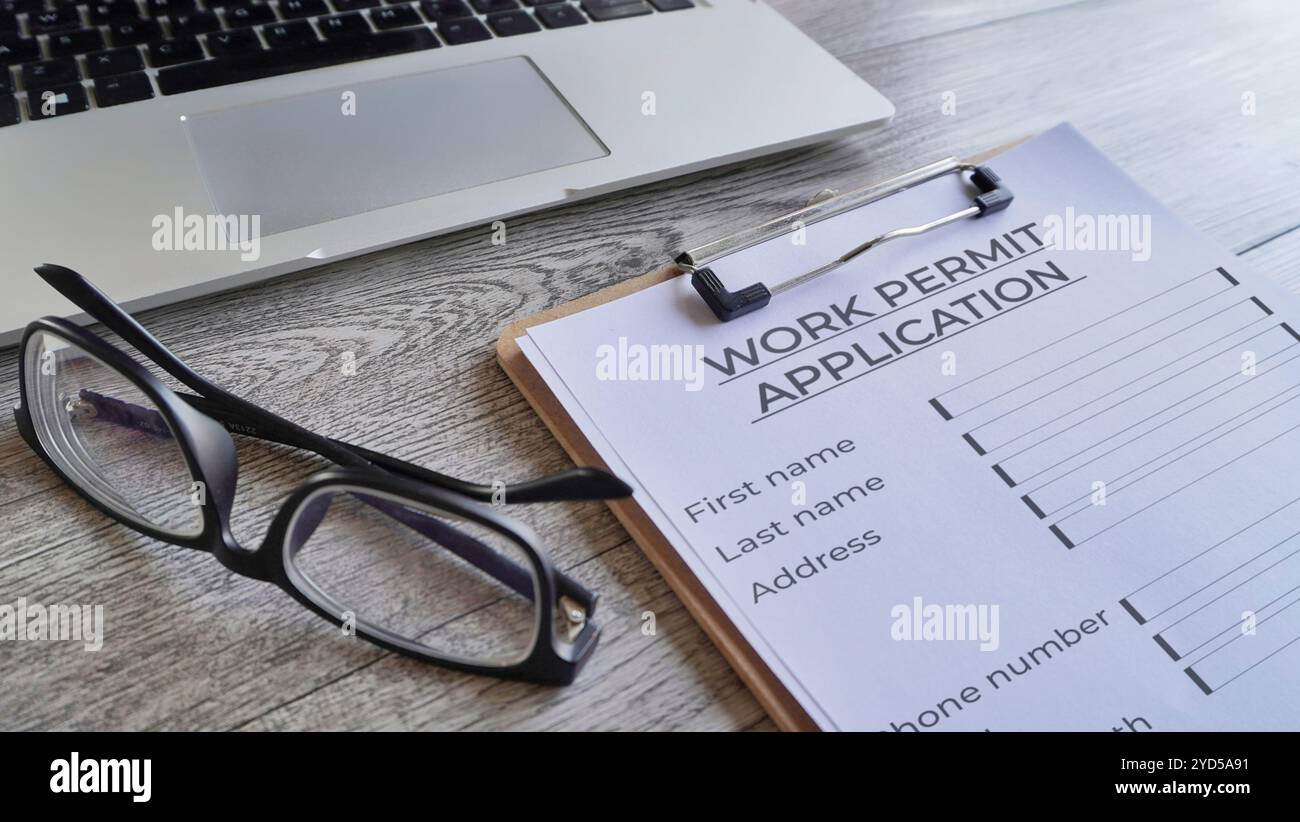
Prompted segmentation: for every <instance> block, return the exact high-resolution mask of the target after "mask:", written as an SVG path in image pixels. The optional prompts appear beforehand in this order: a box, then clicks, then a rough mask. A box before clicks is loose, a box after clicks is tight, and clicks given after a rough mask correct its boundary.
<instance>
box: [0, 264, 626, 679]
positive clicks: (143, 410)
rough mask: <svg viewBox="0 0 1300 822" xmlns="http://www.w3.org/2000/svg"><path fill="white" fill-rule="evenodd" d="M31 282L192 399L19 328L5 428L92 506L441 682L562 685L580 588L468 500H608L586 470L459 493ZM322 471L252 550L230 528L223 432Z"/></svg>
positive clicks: (573, 648)
mask: <svg viewBox="0 0 1300 822" xmlns="http://www.w3.org/2000/svg"><path fill="white" fill-rule="evenodd" d="M36 273H37V274H39V275H40V276H41V278H42V279H44V280H45V282H47V283H48V284H50V285H51V286H53V287H54V288H55V289H56V290H58V292H59V293H60V294H62V295H63V296H65V297H67V298H68V299H69V300H71V301H72V302H73V303H75V304H76V305H77V306H78V307H80V308H81V309H83V310H84V311H85V312H86V313H87V314H89V315H90V316H91V317H93V318H94V319H96V320H98V321H100V322H101V323H103V324H104V325H105V326H107V327H108V328H109V329H111V330H112V331H114V332H115V333H116V334H117V335H118V336H120V337H121V338H122V339H123V340H125V341H126V342H127V343H129V344H130V345H132V346H134V347H135V349H136V350H137V351H139V352H140V353H141V354H143V355H144V356H145V357H146V358H148V359H149V360H150V361H151V362H152V363H153V364H154V365H156V366H157V367H159V368H161V369H162V370H163V371H165V372H167V373H168V374H170V375H172V376H173V377H175V378H176V379H177V380H179V381H180V382H181V383H182V384H183V385H185V386H186V387H188V388H190V389H191V390H193V391H194V392H195V393H194V394H185V393H176V392H173V391H172V390H170V389H169V388H167V387H166V386H165V385H163V384H162V383H161V382H160V381H159V380H158V379H156V378H155V377H154V376H153V375H152V374H151V373H150V372H149V371H148V370H147V369H146V368H145V367H144V366H142V365H141V364H140V363H138V362H136V360H134V359H133V358H131V357H130V356H128V355H127V354H126V353H125V352H123V351H121V350H120V349H118V348H116V347H114V346H112V345H110V344H108V343H107V342H105V341H104V340H103V339H101V338H100V337H98V336H96V335H95V334H92V333H90V332H89V331H87V330H85V329H83V328H81V327H79V326H77V325H74V324H73V323H70V322H67V321H65V320H61V319H58V318H55V317H45V318H43V319H40V320H37V321H36V322H33V323H31V324H30V325H28V326H27V329H26V331H25V333H24V334H23V340H22V353H21V357H20V359H19V365H18V375H19V386H20V389H19V390H20V401H19V404H18V405H17V406H15V408H14V417H15V418H16V420H17V422H18V430H19V432H20V433H21V435H22V437H23V439H24V440H26V442H27V444H28V445H29V446H31V448H32V450H33V451H35V452H36V453H37V454H39V455H40V456H41V458H42V459H44V460H45V462H46V463H47V464H48V465H49V466H50V468H52V469H53V470H54V472H55V473H57V474H58V475H59V476H61V477H62V478H63V479H64V480H65V481H66V482H68V483H69V484H70V485H72V487H73V488H75V489H76V490H77V492H78V493H80V494H81V495H82V496H83V497H85V498H86V500H87V501H89V502H90V503H91V504H92V505H94V506H95V507H97V508H99V509H100V510H101V511H103V512H104V513H106V514H108V515H109V516H111V517H113V518H114V519H116V520H118V521H119V522H121V523H123V524H124V525H127V526H129V527H131V528H133V529H134V530H136V531H139V532H140V533H143V534H147V535H148V536H150V537H153V538H155V539H159V540H162V541H165V542H169V543H171V544H173V545H181V546H184V547H187V548H197V549H200V550H204V551H209V552H211V553H212V554H213V555H214V556H215V557H216V558H217V560H219V561H220V562H221V563H222V564H223V565H225V566H226V567H227V568H229V569H231V570H232V571H234V572H235V573H237V574H240V575H242V576H246V577H251V578H253V579H258V580H264V581H267V582H271V583H274V584H275V585H278V586H279V587H280V588H282V589H283V590H285V591H287V592H288V593H289V594H290V595H291V596H293V597H294V598H295V599H297V600H298V601H299V602H301V603H302V604H303V605H305V606H307V607H308V608H310V609H311V610H313V611H315V612H316V613H317V614H320V615H321V616H323V617H325V618H326V619H328V620H330V621H331V622H333V623H334V624H336V625H338V626H341V627H343V628H344V629H345V630H348V631H349V632H351V631H355V634H356V635H357V636H360V637H363V638H365V639H367V640H369V641H371V642H373V643H375V644H376V645H380V646H382V647H384V648H388V649H389V650H392V651H396V652H397V653H400V654H404V655H407V656H411V657H416V658H418V659H423V660H426V661H429V662H434V663H437V664H440V665H444V666H447V667H451V668H456V669H459V670H465V671H470V672H473V673H481V674H491V675H495V676H502V677H510V678H517V679H528V680H532V681H536V682H545V683H553V684H568V683H570V682H572V681H573V678H574V677H575V676H576V674H577V672H578V670H579V669H580V668H581V667H582V665H583V663H584V662H585V661H586V659H587V658H588V657H589V656H590V654H591V652H592V650H593V649H594V648H595V646H596V640H597V638H598V636H599V633H600V629H599V628H598V627H597V626H596V625H595V624H594V623H593V622H592V621H591V620H590V616H591V614H592V611H593V610H594V609H595V607H596V599H597V596H596V594H594V593H592V592H591V591H589V590H587V589H586V588H584V587H583V586H582V585H581V584H579V583H578V582H577V581H575V580H573V579H571V578H570V577H568V576H566V575H565V574H563V573H561V572H559V571H557V570H555V569H554V568H553V567H552V566H551V563H550V561H549V560H548V559H547V557H546V554H545V553H544V552H543V550H542V549H541V548H540V547H539V546H538V541H537V538H536V537H535V536H534V535H533V534H532V533H531V532H530V531H529V529H528V528H527V527H526V526H524V525H522V524H520V523H516V522H513V521H511V520H510V519H508V518H506V517H504V516H501V515H500V514H499V513H498V512H497V511H496V510H495V509H494V507H492V506H487V505H483V504H482V503H485V502H489V501H491V502H494V503H497V502H499V503H505V504H517V503H531V502H550V501H560V500H598V499H612V498H617V497H625V496H628V495H629V494H631V489H630V488H629V487H628V486H627V485H626V484H625V483H624V482H622V481H621V480H619V479H618V478H617V477H615V476H613V475H611V474H609V473H606V472H604V471H601V470H599V469H595V468H575V469H571V470H569V471H564V472H561V473H558V474H552V475H550V476H546V477H542V478H540V479H536V480H532V481H529V482H525V483H520V484H516V485H508V486H495V487H494V486H488V485H480V484H474V483H470V482H466V481H464V480H459V479H456V478H454V477H450V476H446V475H444V474H439V473H437V472H434V471H430V470H428V469H425V468H421V467H420V466H418V465H412V464H411V463H407V462H403V461H401V460H397V459H394V458H392V457H388V456H385V455H383V454H379V453H376V452H374V451H370V450H367V449H365V448H360V447H358V446H355V445H351V444H348V443H346V442H342V441H340V440H335V439H330V438H328V437H324V436H321V435H318V434H315V433H312V432H311V431H308V430H306V429H304V428H302V427H300V426H298V425H295V424H294V423H292V422H289V421H288V420H286V419H284V418H282V417H279V416H277V415H275V414H273V413H271V412H270V411H267V410H266V409H263V408H260V407H258V406H256V405H254V404H252V403H250V402H248V401H246V400H243V399H240V398H239V397H236V396H235V395H233V394H231V393H229V392H227V391H225V390H223V389H221V388H219V387H217V386H216V385H214V384H212V383H211V382H209V381H207V380H205V379H204V378H203V377H200V376H199V375H198V374H196V373H195V372H194V371H193V370H191V369H190V368H189V367H188V366H187V365H185V363H183V362H182V361H181V360H180V359H179V358H178V357H176V356H175V355H174V354H172V353H171V352H170V351H168V350H167V349H166V348H165V347H164V346H163V345H162V344H161V343H160V342H158V340H156V339H155V338H154V337H153V336H152V335H151V334H150V333H149V332H148V331H147V330H145V328H144V327H143V326H141V325H140V324H139V323H137V322H136V321H135V320H134V319H133V318H132V317H131V316H130V315H129V314H127V313H126V312H125V311H123V310H122V309H121V308H120V307H119V306H118V305H116V304H115V303H114V302H113V301H112V300H110V299H109V298H108V297H107V296H106V295H104V294H103V292H101V291H99V290H98V289H97V288H95V286H93V285H92V284H91V283H90V282H88V281H87V280H86V279H85V278H83V277H82V276H81V275H80V274H78V273H76V272H75V271H72V270H70V269H67V268H63V267H62V266H57V265H43V266H40V267H39V268H37V269H36ZM228 432H233V433H236V434H241V435H245V436H251V437H256V438H258V439H262V440H267V441H270V442H275V443H279V444H281V445H288V446H292V447H295V448H300V449H304V450H307V451H310V452H313V453H315V454H317V455H319V456H321V457H324V458H325V459H327V460H329V461H331V462H333V463H334V464H335V466H336V467H332V468H329V469H326V470H323V471H320V472H318V473H316V474H313V475H312V476H311V477H309V478H308V479H307V480H306V481H305V482H303V483H302V484H301V485H300V486H299V487H298V488H297V489H296V490H295V491H294V492H293V493H292V494H291V495H290V496H289V498H288V499H287V500H285V502H284V503H283V504H282V505H281V507H280V509H279V511H278V513H277V514H276V516H275V518H274V520H273V521H272V523H271V526H270V528H269V530H268V532H267V534H266V537H265V539H264V540H263V541H262V544H261V545H260V546H258V547H257V548H256V549H246V548H244V547H241V546H240V545H239V544H238V543H237V542H236V540H235V538H234V536H233V535H232V533H231V529H230V513H231V507H232V503H233V501H234V496H235V483H236V476H237V473H238V464H237V459H236V456H235V446H234V442H233V440H232V439H231V437H230V433H228Z"/></svg>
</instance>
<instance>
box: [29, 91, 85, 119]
mask: <svg viewBox="0 0 1300 822" xmlns="http://www.w3.org/2000/svg"><path fill="white" fill-rule="evenodd" d="M88 108H90V100H88V99H86V89H85V88H84V87H82V85H81V83H69V84H68V85H64V86H49V87H44V88H29V89H28V90H27V116H28V117H30V118H32V119H33V120H46V119H48V118H50V117H62V116H63V115H65V114H75V113H77V112H78V111H85V110H86V109H88Z"/></svg>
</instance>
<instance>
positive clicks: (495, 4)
mask: <svg viewBox="0 0 1300 822" xmlns="http://www.w3.org/2000/svg"><path fill="white" fill-rule="evenodd" d="M469 1H470V2H471V3H473V4H474V10H475V11H477V12H478V13H479V14H492V13H493V12H497V11H514V10H515V9H517V8H519V4H518V3H516V2H515V0H469Z"/></svg>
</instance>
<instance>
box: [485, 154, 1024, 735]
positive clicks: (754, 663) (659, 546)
mask: <svg viewBox="0 0 1300 822" xmlns="http://www.w3.org/2000/svg"><path fill="white" fill-rule="evenodd" d="M1026 139H1028V138H1027V137H1025V138H1021V139H1019V140H1016V141H1014V142H1011V143H1007V144H1006V145H1002V146H999V147H997V148H995V149H991V150H989V151H986V152H983V153H981V154H979V155H977V156H975V157H973V158H971V160H970V162H972V163H982V162H984V161H986V160H988V159H989V158H991V157H995V156H997V155H998V154H1001V153H1002V152H1003V151H1006V150H1007V149H1009V148H1011V147H1013V146H1016V145H1018V144H1020V143H1022V142H1024V141H1025V140H1026ZM683 273H684V271H683V269H681V268H679V267H678V266H677V265H676V264H675V263H669V264H667V265H664V266H661V267H659V268H657V269H655V270H654V271H651V272H649V273H647V274H642V275H641V276H639V277H634V278H632V279H630V280H625V281H623V282H621V283H616V284H614V285H611V286H608V287H606V288H602V289H601V290H599V291H596V292H593V293H591V294H588V295H587V296H585V297H581V298H579V299H577V300H574V301H573V302H571V303H566V304H564V305H559V306H556V307H554V308H550V309H547V310H546V311H543V312H541V313H539V314H534V315H533V316H531V317H525V318H524V319H522V320H516V321H515V322H513V323H510V324H509V325H507V326H506V327H505V328H504V329H503V330H502V332H501V336H500V337H499V338H498V340H497V361H498V362H500V363H501V367H502V368H503V369H505V372H506V374H508V375H509V377H510V380H511V381H512V382H513V383H514V384H515V386H516V387H517V388H518V389H519V391H520V393H522V394H523V395H524V398H525V399H527V400H528V403H529V405H531V406H532V407H533V410H534V411H536V412H537V415H538V416H539V417H541V418H542V422H544V423H546V427H547V428H549V429H550V431H551V434H553V435H554V436H555V439H556V440H558V441H559V443H560V445H561V446H563V448H564V450H565V451H567V452H568V454H569V456H570V457H571V458H572V459H573V461H574V462H575V463H577V464H579V465H594V466H601V467H605V463H604V461H603V460H602V459H601V458H600V455H599V454H597V453H596V449H595V448H593V447H592V445H591V443H590V442H588V441H587V438H586V436H584V435H583V433H582V431H581V430H579V428H578V426H577V425H576V424H575V423H574V422H573V419H572V417H570V416H569V413H568V412H567V411H565V410H564V406H563V405H561V404H560V401H559V400H558V399H557V398H556V397H555V395H554V394H553V393H552V392H551V390H550V388H549V387H548V386H547V385H546V382H545V381H544V380H543V379H542V377H541V375H540V374H538V373H537V370H536V369H535V368H533V365H532V363H530V362H529V361H528V357H527V356H526V355H525V354H524V352H523V350H522V349H520V347H519V343H518V342H516V340H518V339H519V338H520V337H522V336H524V335H525V334H527V332H528V329H529V328H531V327H532V326H534V325H541V324H542V323H547V322H550V321H552V320H558V319H560V318H562V317H567V316H570V315H571V314H577V313H578V312H580V311H586V310H587V309H589V308H595V307H596V306H598V305H604V304H605V303H608V302H612V301H614V300H617V299H621V298H623V297H626V296H628V295H629V294H635V293H636V292H638V291H641V290H643V289H646V288H649V287H650V286H653V285H658V284H659V283H662V282H666V281H667V280H670V279H672V278H673V277H677V276H680V275H682V274H683ZM607 504H608V505H609V508H610V510H611V511H613V512H614V516H616V517H618V521H619V522H621V523H622V524H623V527H624V528H626V529H627V532H628V534H629V535H630V536H631V537H632V539H633V541H635V542H636V544H637V545H638V546H640V548H641V550H642V551H643V552H644V553H645V555H646V556H647V557H649V559H650V562H651V563H652V564H653V565H654V566H655V569H656V570H658V571H659V573H660V574H661V575H662V576H663V578H664V580H665V581H666V582H667V583H668V586H669V587H670V588H672V589H673V593H675V594H676V595H677V597H678V599H680V600H681V601H682V604H684V605H685V606H686V610H687V612H688V613H690V615H691V617H692V618H693V619H694V620H695V621H696V623H697V624H699V626H700V627H701V628H702V629H704V633H705V634H706V635H707V636H708V637H709V639H710V640H711V641H712V642H713V644H714V645H715V646H716V647H717V649H718V650H719V651H721V652H722V656H723V657H724V658H725V659H726V660H727V662H728V663H729V664H730V665H731V667H732V670H734V671H735V672H736V674H737V675H738V676H739V677H740V679H741V681H742V682H744V683H745V686H746V687H747V688H749V690H750V692H752V693H753V694H754V698H755V699H757V700H758V703H759V704H760V705H762V706H763V708H764V710H766V711H767V713H768V715H769V716H770V717H771V718H772V721H773V722H775V723H776V726H777V727H778V728H780V729H781V730H783V731H816V730H819V728H818V727H817V724H816V723H815V722H814V721H813V719H812V717H811V716H809V715H808V712H807V711H805V710H804V709H803V707H802V706H801V705H800V704H799V702H798V700H796V699H795V697H794V695H793V694H791V693H790V691H789V690H788V689H787V688H786V687H785V686H784V685H783V684H781V681H780V680H779V679H778V678H777V676H776V674H774V673H773V672H772V669H771V668H769V667H768V666H767V664H766V663H765V662H763V660H762V659H761V658H760V657H759V655H758V653H757V652H756V651H755V650H754V648H753V647H752V646H751V645H750V644H749V643H748V642H747V641H746V640H745V638H744V636H742V635H741V633H740V630H739V629H737V628H736V626H735V624H734V623H732V621H731V620H730V619H729V618H728V617H727V615H726V614H724V613H723V611H722V609H721V608H720V607H718V604H717V603H716V602H715V601H714V600H713V597H712V596H710V595H709V592H708V591H707V590H706V589H705V587H704V585H703V584H702V583H701V582H700V581H699V579H698V578H697V577H696V576H695V574H693V573H691V570H690V568H688V567H687V565H686V563H685V562H683V561H682V559H681V557H679V556H678V555H677V551H676V550H675V549H674V548H673V547H672V545H671V544H669V542H668V540H667V539H666V538H665V537H664V535H663V534H662V533H661V532H660V531H659V529H658V528H657V527H656V526H655V524H654V523H653V522H652V521H651V520H650V517H649V516H647V515H646V513H645V511H643V510H642V509H641V507H640V506H639V505H637V504H636V503H635V502H633V501H632V499H631V498H628V499H623V500H611V501H609V502H607Z"/></svg>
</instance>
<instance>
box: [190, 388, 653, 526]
mask: <svg viewBox="0 0 1300 822" xmlns="http://www.w3.org/2000/svg"><path fill="white" fill-rule="evenodd" d="M177 396H179V397H180V398H181V399H183V400H184V401H185V402H187V403H189V404H190V405H191V406H193V407H194V408H195V409H196V410H198V411H202V412H203V413H204V414H207V415H208V416H210V417H212V418H213V419H215V420H216V421H217V422H220V423H221V424H222V425H224V426H226V428H227V430H229V431H231V432H232V433H235V434H242V435H244V436H249V437H256V438H258V439H262V440H267V441H270V442H276V443H279V444H281V445H289V446H292V447H294V448H304V449H307V450H309V451H316V453H320V451H317V449H316V448H314V447H313V442H311V441H307V440H304V439H302V438H300V437H296V436H294V435H295V434H296V433H297V432H295V431H293V430H286V429H272V430H269V431H267V430H263V429H262V428H261V427H259V425H258V423H257V421H255V420H250V419H248V418H246V417H242V416H241V415H239V414H237V413H234V412H233V411H231V410H230V409H228V408H225V407H223V406H222V404H221V403H214V402H212V401H210V400H208V399H207V398H206V397H196V396H194V395H193V394H185V393H180V394H178V395H177ZM312 439H313V440H314V439H317V437H316V435H312ZM328 441H329V442H330V443H331V444H332V445H333V446H335V447H336V448H340V449H344V450H346V451H347V452H348V453H350V454H352V455H354V457H355V458H356V459H359V460H363V461H365V462H367V463H369V464H371V465H374V466H377V467H379V468H383V469H384V470H386V471H390V472H392V473H394V474H398V475H400V476H404V477H407V478H410V479H416V480H420V481H422V482H428V483H432V484H434V485H436V486H438V487H439V488H446V489H448V490H450V491H455V492H457V493H459V494H462V495H464V496H466V497H469V498H470V499H473V500H475V501H477V502H489V503H496V504H505V505H515V504H523V503H532V502H579V501H586V500H605V499H619V498H622V497H628V496H631V495H632V488H631V486H629V485H628V484H627V483H625V482H623V480H621V479H619V478H618V477H616V476H614V475H613V474H611V473H609V472H608V471H602V470H601V469H599V468H589V467H579V468H570V469H569V470H567V471H560V472H558V473H555V474H548V475H546V476H544V477H538V478H537V479H533V480H527V481H525V482H518V483H511V484H508V485H507V484H504V483H503V484H500V485H482V484H480V483H473V482H468V481H466V480H462V479H458V478H456V477H452V476H449V475H447V474H440V473H438V472H437V471H431V470H429V469H428V468H424V467H423V466H419V465H416V464H414V463H411V462H406V461H405V460H399V459H396V458H395V457H390V456H388V455H387V454H381V453H379V452H378V451H371V450H370V449H368V448H362V447H361V446H359V445H353V444H351V443H349V442H344V441H343V440H336V439H330V440H328ZM321 456H325V457H328V456H329V455H328V454H321Z"/></svg>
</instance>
